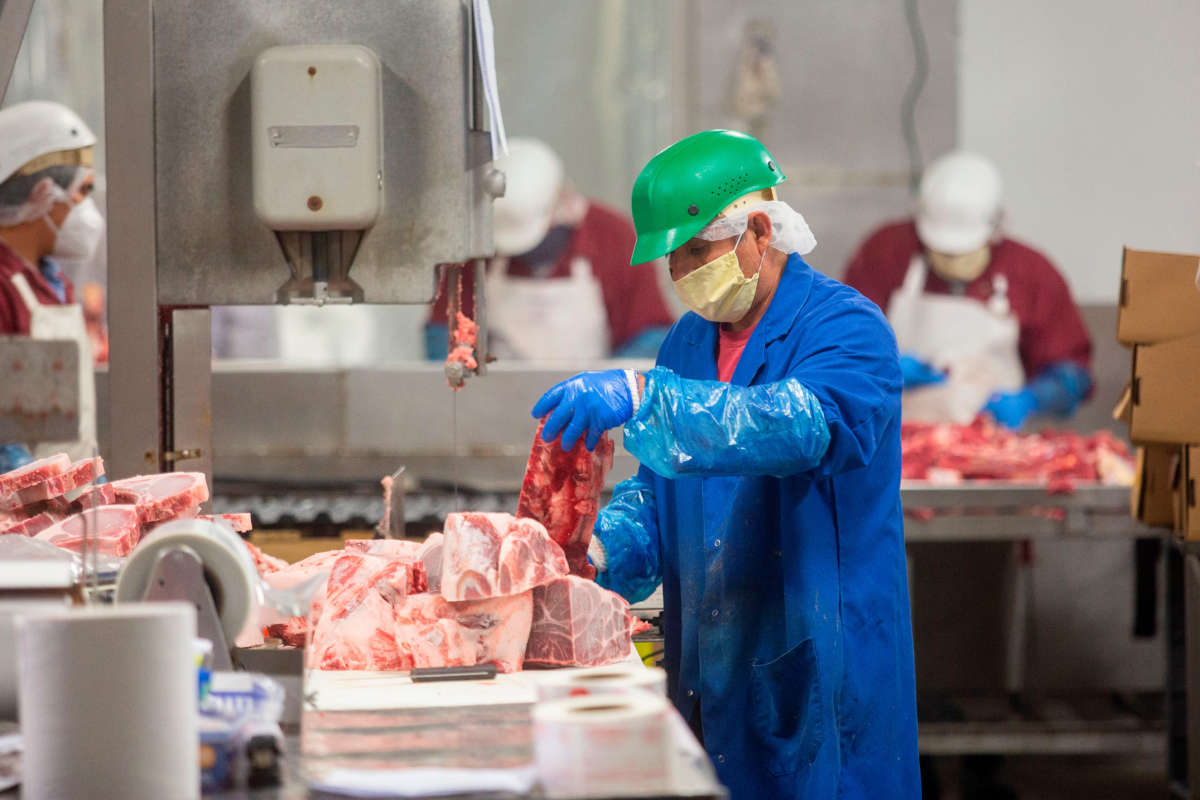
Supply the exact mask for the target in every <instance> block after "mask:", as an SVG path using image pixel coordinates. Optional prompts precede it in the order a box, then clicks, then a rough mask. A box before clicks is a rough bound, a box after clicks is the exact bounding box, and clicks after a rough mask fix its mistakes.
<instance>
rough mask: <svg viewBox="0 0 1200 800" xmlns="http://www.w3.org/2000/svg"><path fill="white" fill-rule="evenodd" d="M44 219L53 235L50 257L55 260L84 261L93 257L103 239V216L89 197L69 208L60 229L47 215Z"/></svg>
mask: <svg viewBox="0 0 1200 800" xmlns="http://www.w3.org/2000/svg"><path fill="white" fill-rule="evenodd" d="M44 219H45V220H46V224H47V225H49V226H50V230H52V231H54V233H55V239H54V250H53V251H51V253H50V255H52V256H54V257H56V258H65V259H68V260H73V261H86V260H88V259H90V258H91V257H92V256H93V255H95V253H96V248H97V247H99V246H100V240H101V239H103V238H104V216H103V215H101V213H100V209H98V208H96V204H95V202H93V200H92V198H90V197H85V198H83V200H81V201H80V202H78V203H76V204H75V205H74V206H72V207H71V210H70V211H68V212H67V216H66V219H64V220H63V223H62V226H61V227H59V226H57V225H55V224H54V220H52V219H51V218H50V215H49V214H46V216H45V217H44Z"/></svg>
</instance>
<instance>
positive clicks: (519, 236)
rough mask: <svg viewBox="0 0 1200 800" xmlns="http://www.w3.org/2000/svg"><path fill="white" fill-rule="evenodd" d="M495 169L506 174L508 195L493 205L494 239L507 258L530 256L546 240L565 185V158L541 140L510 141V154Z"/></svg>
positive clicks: (501, 253) (505, 181)
mask: <svg viewBox="0 0 1200 800" xmlns="http://www.w3.org/2000/svg"><path fill="white" fill-rule="evenodd" d="M495 166H496V168H497V169H499V170H500V171H501V172H503V173H504V185H505V189H504V196H503V197H499V198H497V199H496V201H495V203H494V204H493V206H492V209H493V226H492V236H493V239H494V241H495V243H496V252H497V253H499V254H500V255H504V256H515V255H520V254H521V253H527V252H529V251H530V250H532V249H533V248H535V247H537V246H538V245H539V244H540V243H541V241H542V239H545V238H546V233H547V231H549V230H550V221H551V219H552V217H553V215H554V207H555V204H556V203H557V201H558V196H559V193H560V192H561V191H562V185H563V165H562V159H560V158H559V157H558V155H557V154H556V153H555V152H554V151H553V150H551V149H550V147H549V145H547V144H546V143H545V142H541V141H538V140H537V139H523V138H516V137H514V138H512V139H509V140H508V155H506V156H504V157H502V158H498V159H496V161H495Z"/></svg>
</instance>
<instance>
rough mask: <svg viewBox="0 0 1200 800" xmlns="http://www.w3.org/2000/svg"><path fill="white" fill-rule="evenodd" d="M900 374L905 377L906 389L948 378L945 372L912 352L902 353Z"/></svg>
mask: <svg viewBox="0 0 1200 800" xmlns="http://www.w3.org/2000/svg"><path fill="white" fill-rule="evenodd" d="M900 374H901V376H903V378H904V388H905V389H915V388H917V387H918V386H929V385H930V384H934V383H942V382H943V381H945V380H946V375H945V373H942V372H938V371H937V370H935V369H934V368H933V367H931V366H929V364H927V363H925V362H924V361H922V360H921V359H919V358H917V357H916V356H914V355H912V354H911V353H901V354H900Z"/></svg>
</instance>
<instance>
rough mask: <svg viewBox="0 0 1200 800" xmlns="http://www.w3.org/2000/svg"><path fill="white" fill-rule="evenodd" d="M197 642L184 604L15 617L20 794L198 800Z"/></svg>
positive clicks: (30, 799)
mask: <svg viewBox="0 0 1200 800" xmlns="http://www.w3.org/2000/svg"><path fill="white" fill-rule="evenodd" d="M195 636H196V612H195V609H194V608H192V607H191V606H190V605H187V604H186V603H134V604H128V605H122V606H115V607H89V608H79V609H73V610H71V611H68V612H56V613H47V614H43V615H38V616H31V617H22V618H20V619H18V620H17V640H18V648H19V649H18V654H17V657H18V662H19V666H20V690H21V697H20V707H21V732H22V733H23V734H24V737H25V757H24V789H23V794H22V796H23V797H24V798H26V800H42V799H43V798H45V799H46V800H63V798H84V797H86V798H89V800H108V798H112V799H113V800H117V799H118V798H120V799H121V800H167V799H168V798H169V800H191V798H198V797H199V796H200V773H199V764H198V759H199V740H198V734H197V718H196V666H195V663H194V660H193V658H192V640H193V639H194V638H195Z"/></svg>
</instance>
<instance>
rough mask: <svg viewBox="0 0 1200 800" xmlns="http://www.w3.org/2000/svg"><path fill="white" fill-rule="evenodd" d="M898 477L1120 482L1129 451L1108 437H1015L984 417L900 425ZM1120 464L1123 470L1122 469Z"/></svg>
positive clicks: (1055, 434)
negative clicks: (964, 422) (955, 422)
mask: <svg viewBox="0 0 1200 800" xmlns="http://www.w3.org/2000/svg"><path fill="white" fill-rule="evenodd" d="M900 437H901V445H902V448H903V473H902V474H903V477H904V478H906V479H910V480H929V481H933V482H938V483H947V484H953V483H958V482H960V481H964V480H996V481H1008V482H1014V483H1043V484H1046V485H1047V486H1048V487H1051V488H1069V487H1070V485H1071V484H1073V483H1075V482H1097V481H1103V482H1123V480H1122V477H1121V476H1122V474H1125V475H1127V474H1128V473H1129V469H1128V465H1129V464H1130V463H1131V462H1130V456H1129V449H1128V448H1127V447H1126V446H1125V444H1124V443H1123V442H1121V441H1120V440H1119V439H1117V438H1116V437H1115V436H1113V435H1112V434H1111V433H1108V432H1106V431H1101V432H1099V433H1095V434H1091V435H1083V434H1079V433H1074V432H1070V431H1042V432H1040V433H1036V434H1020V433H1015V432H1013V431H1010V430H1007V429H1005V428H1001V427H999V426H998V425H996V424H995V423H993V422H991V421H990V420H989V419H987V418H986V417H980V418H979V419H977V420H975V422H973V423H972V424H970V425H948V424H947V425H928V424H916V423H905V424H904V425H903V426H901V431H900ZM1122 465H1125V468H1124V469H1123V468H1122Z"/></svg>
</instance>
